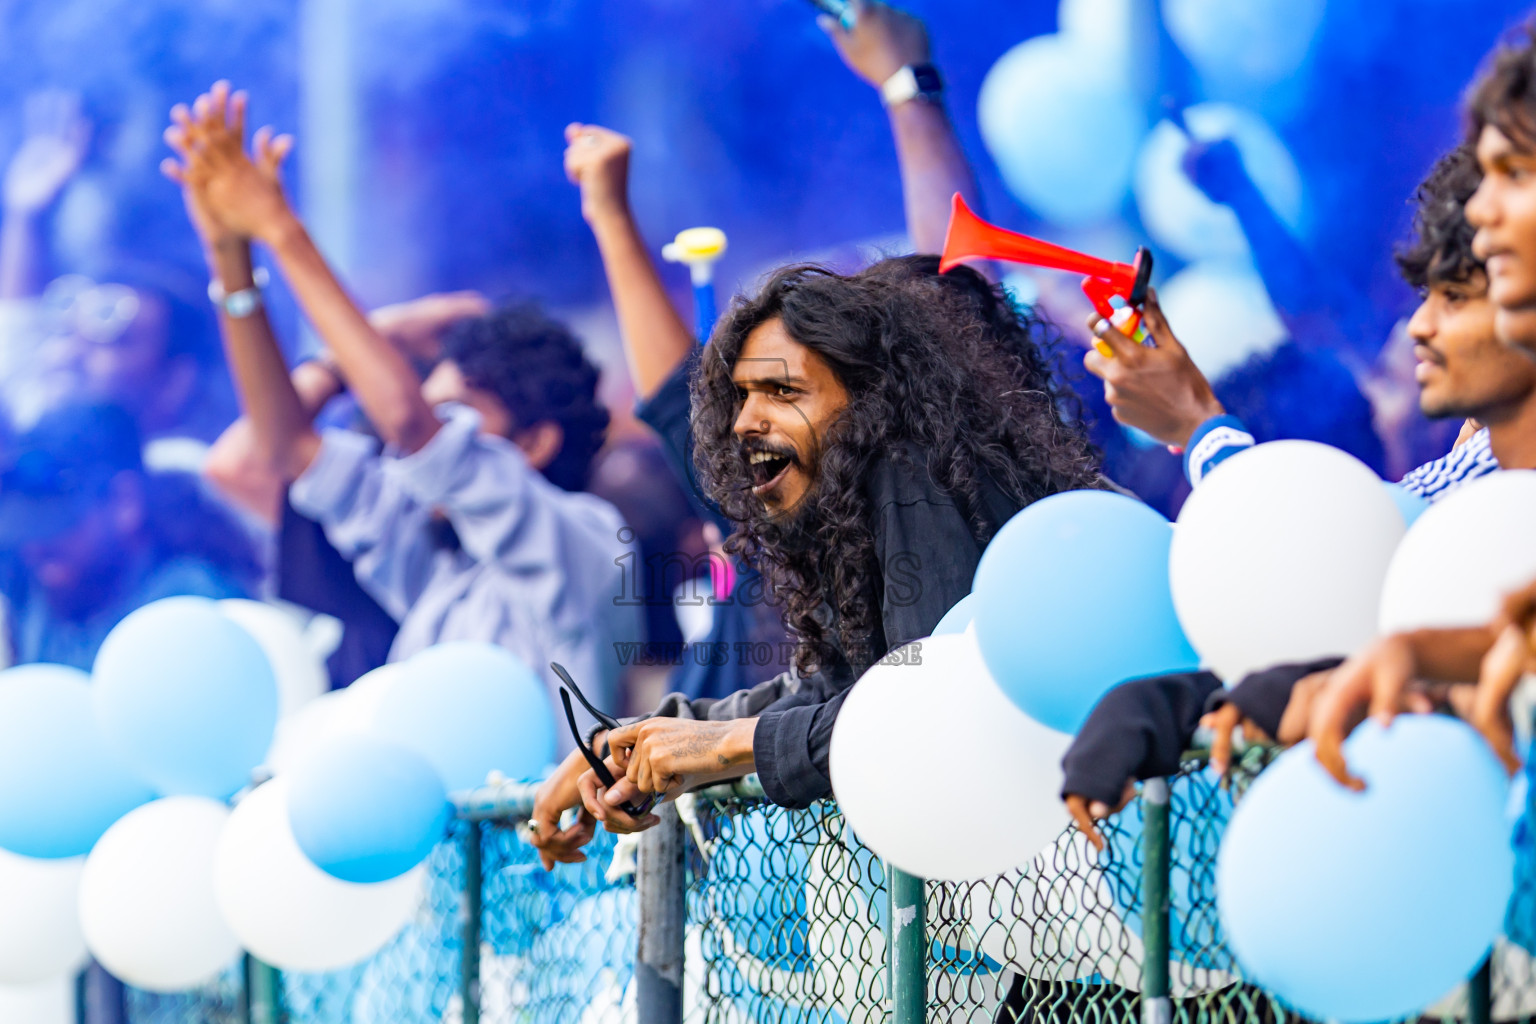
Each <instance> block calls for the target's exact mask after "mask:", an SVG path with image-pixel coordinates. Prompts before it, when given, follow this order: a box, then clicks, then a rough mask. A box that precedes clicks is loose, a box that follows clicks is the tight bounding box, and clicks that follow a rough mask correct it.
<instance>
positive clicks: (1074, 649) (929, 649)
mask: <svg viewBox="0 0 1536 1024" xmlns="http://www.w3.org/2000/svg"><path fill="white" fill-rule="evenodd" d="M1172 540H1173V529H1172V526H1171V525H1170V524H1169V522H1168V521H1167V520H1166V519H1164V518H1163V517H1162V516H1161V515H1159V514H1158V513H1157V512H1155V511H1153V510H1152V509H1150V508H1148V507H1147V506H1145V505H1143V504H1142V503H1141V502H1139V501H1137V500H1135V499H1134V498H1129V497H1126V496H1124V495H1121V494H1115V493H1112V492H1108V491H1071V492H1067V493H1064V494H1058V495H1053V496H1052V497H1049V498H1045V499H1043V500H1041V501H1037V502H1035V503H1034V504H1032V505H1030V506H1028V507H1027V508H1025V509H1024V510H1023V511H1021V512H1020V513H1019V514H1018V515H1016V516H1015V517H1014V518H1013V519H1011V520H1009V522H1008V523H1007V524H1006V525H1004V526H1003V528H1002V529H1001V530H1000V531H998V534H997V536H996V537H994V538H993V540H992V542H991V544H990V545H989V546H988V547H987V550H986V551H985V553H984V554H983V555H982V558H981V562H980V565H979V566H978V567H977V570H976V578H975V581H974V584H973V590H972V593H971V594H970V595H969V596H968V597H966V598H964V599H963V600H961V601H960V602H958V603H957V604H956V605H955V607H954V608H953V609H951V610H950V612H949V614H947V615H946V616H944V618H943V620H942V621H941V622H940V623H939V626H938V628H937V629H936V630H935V635H934V636H932V637H930V638H928V639H925V640H922V641H920V642H918V643H915V644H913V645H912V646H911V649H910V650H909V651H897V652H895V653H893V654H892V655H891V656H890V657H888V658H887V659H885V661H884V662H883V663H882V664H880V665H877V666H875V667H874V668H872V669H870V671H869V672H867V673H866V674H865V675H864V677H863V678H862V679H860V680H859V682H858V683H857V684H856V685H855V687H854V689H853V692H852V693H851V694H849V696H848V698H847V700H846V701H845V703H844V704H843V707H842V710H841V711H840V712H839V714H838V719H837V725H836V727H835V728H834V731H833V735H832V749H831V758H830V760H831V771H832V784H833V788H834V789H835V790H836V792H837V797H838V802H839V804H840V805H841V807H842V810H843V813H844V814H845V815H846V816H847V818H848V821H849V823H850V825H852V827H853V829H854V831H855V833H857V834H858V836H859V838H860V839H861V840H862V841H864V842H865V843H867V844H868V845H869V846H870V848H871V849H873V850H875V852H877V853H879V854H880V855H881V856H884V857H886V858H887V859H889V860H890V861H891V862H892V863H894V864H896V865H897V866H898V867H900V868H902V869H903V870H905V871H908V872H911V873H912V874H916V875H920V876H922V877H925V878H933V879H946V880H951V881H968V880H973V879H977V878H983V877H987V876H991V875H996V874H999V873H1001V872H1004V871H1007V870H1009V869H1012V868H1015V867H1019V866H1020V865H1023V864H1027V863H1028V862H1029V861H1030V860H1031V859H1032V858H1034V857H1035V856H1036V855H1037V854H1038V853H1039V852H1040V851H1041V850H1042V849H1043V848H1044V847H1046V846H1048V845H1050V844H1051V843H1053V842H1054V841H1055V840H1056V838H1057V837H1058V836H1059V835H1060V833H1061V831H1062V829H1063V828H1064V827H1065V826H1066V825H1067V823H1068V818H1067V815H1066V811H1065V810H1064V809H1063V807H1062V804H1061V799H1060V796H1061V785H1062V769H1061V759H1062V756H1063V755H1064V754H1065V753H1066V749H1067V747H1068V745H1070V743H1071V741H1072V735H1073V734H1074V733H1075V732H1076V731H1077V730H1078V729H1079V728H1080V727H1081V726H1082V724H1083V721H1084V720H1085V719H1086V718H1087V717H1088V713H1089V712H1090V711H1091V710H1092V709H1093V706H1094V704H1096V703H1097V702H1098V700H1099V698H1100V697H1102V696H1103V695H1104V693H1105V692H1106V691H1107V690H1108V689H1109V688H1110V687H1112V686H1114V685H1115V684H1116V683H1118V682H1121V681H1123V680H1125V679H1130V678H1135V677H1137V676H1146V675H1154V674H1158V673H1163V672H1172V671H1178V670H1180V669H1190V668H1193V667H1195V666H1196V665H1197V663H1198V657H1197V655H1196V654H1195V651H1194V650H1193V649H1192V648H1191V646H1190V644H1189V641H1188V640H1186V639H1185V637H1184V633H1183V631H1182V630H1181V629H1180V627H1179V622H1178V618H1177V616H1176V615H1175V613H1174V605H1173V597H1172V595H1171V593H1170V588H1169V581H1168V551H1169V547H1170V545H1171V543H1172ZM892 750H896V751H899V752H900V756H899V758H898V759H897V764H898V767H897V768H896V769H895V771H896V772H897V773H898V776H897V777H896V778H893V777H892V774H891V772H892V769H891V767H890V764H891V760H892V759H891V756H890V752H891V751H892ZM925 808H926V809H929V813H926V814H925V813H923V810H924V809H925ZM932 808H943V809H944V813H943V814H942V815H941V816H937V817H935V816H934V815H933V814H932V813H931V809H932ZM957 834H958V835H960V836H961V839H960V840H958V841H957V839H956V836H957Z"/></svg>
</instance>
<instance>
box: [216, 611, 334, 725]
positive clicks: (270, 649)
mask: <svg viewBox="0 0 1536 1024" xmlns="http://www.w3.org/2000/svg"><path fill="white" fill-rule="evenodd" d="M218 604H219V611H220V612H222V613H223V614H224V617H225V618H228V619H232V620H234V621H235V622H236V623H238V624H239V625H240V626H242V627H243V628H244V629H245V631H246V632H247V633H249V634H251V636H253V637H255V639H256V642H257V643H258V644H260V645H261V649H262V651H263V652H264V653H265V654H266V656H267V660H268V661H269V662H271V663H272V674H273V675H274V676H276V677H277V714H278V718H279V720H281V719H282V718H284V717H286V716H287V715H291V714H293V713H294V712H295V711H297V710H298V709H299V708H301V707H303V706H304V705H305V704H307V703H309V702H310V701H312V700H314V699H315V698H316V697H318V696H320V695H321V694H322V693H325V692H326V691H327V690H329V689H330V688H331V680H330V674H329V673H328V672H326V669H325V660H324V659H323V658H319V657H316V655H315V651H314V646H313V644H312V643H311V642H310V639H309V637H308V636H307V635H306V633H305V631H304V625H303V623H302V622H301V621H299V619H298V617H297V616H296V615H294V613H292V612H290V611H286V610H284V609H282V608H279V607H277V606H276V605H270V604H266V603H264V602H262V601H246V600H243V599H241V598H230V599H228V600H224V601H220V602H219V603H218Z"/></svg>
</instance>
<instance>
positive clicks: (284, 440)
mask: <svg viewBox="0 0 1536 1024" xmlns="http://www.w3.org/2000/svg"><path fill="white" fill-rule="evenodd" d="M171 119H172V121H173V124H172V125H171V127H170V128H168V129H166V132H165V140H166V142H167V143H168V144H169V145H170V146H171V148H172V149H173V150H175V151H176V153H177V155H178V156H179V157H180V160H179V161H178V160H175V159H168V160H166V161H165V162H164V163H162V164H161V170H162V171H163V172H164V173H165V174H166V176H167V177H169V178H171V179H172V180H173V181H176V182H177V183H179V184H180V185H181V186H182V195H183V197H184V198H185V200H186V204H187V213H188V216H189V217H190V219H191V221H192V224H193V226H194V227H195V228H196V230H197V233H198V236H199V238H201V240H202V242H203V248H204V254H205V255H206V257H207V260H208V268H209V272H210V273H211V275H212V278H213V280H214V282H215V283H217V285H218V286H219V287H220V288H222V289H223V292H224V295H225V296H226V297H227V296H231V295H236V294H237V293H241V292H246V291H247V290H249V289H253V288H254V287H255V272H254V267H253V264H252V261H251V244H250V239H251V236H252V231H251V227H250V223H249V218H248V217H247V216H246V210H245V208H244V207H245V205H247V204H243V203H242V202H241V199H242V198H243V197H242V192H243V191H244V190H245V189H246V187H247V186H246V185H245V184H244V183H243V182H242V181H241V180H240V179H242V178H243V179H250V180H251V181H252V182H253V183H254V184H253V185H252V186H251V191H253V192H256V193H258V194H260V193H261V192H262V191H263V190H273V189H276V183H277V173H278V168H279V166H280V165H281V164H282V160H283V157H284V156H285V155H286V154H287V152H288V149H289V147H290V140H286V139H277V140H275V141H274V140H272V138H271V134H270V132H264V133H263V134H262V135H261V136H260V137H259V138H258V139H257V145H256V148H257V160H258V162H256V163H253V162H251V161H250V160H249V159H247V158H246V156H245V153H244V150H243V143H242V137H243V134H244V131H245V97H244V94H240V93H237V94H235V95H234V96H233V97H231V96H230V95H229V87H228V85H227V84H226V83H223V82H220V83H218V84H217V85H215V86H214V87H213V90H212V92H211V93H210V94H208V95H205V96H200V97H198V100H197V103H196V104H195V105H194V107H193V109H192V110H190V111H189V110H188V109H187V108H186V107H185V106H183V105H178V106H177V107H176V108H174V109H173V110H172V111H171ZM231 154H234V155H231ZM236 157H238V160H237V159H236ZM231 168H234V170H233V171H232V170H231ZM231 308H234V313H232V312H231ZM237 313H238V314H242V315H235V314H237ZM219 331H220V334H221V335H222V336H223V338H224V349H225V354H226V356H227V358H228V360H229V367H230V371H231V373H232V374H233V375H234V378H235V386H236V389H237V390H238V392H239V394H240V404H241V407H242V408H243V409H244V411H245V415H246V417H247V419H248V420H249V421H250V430H251V434H252V445H253V453H254V457H255V459H256V461H257V462H258V463H259V464H260V465H262V466H263V467H265V468H267V469H269V470H270V471H271V472H273V473H274V474H276V475H277V476H279V477H280V478H281V479H282V480H284V481H288V480H292V479H294V478H295V477H297V476H298V475H299V474H300V473H302V472H303V471H304V469H305V468H306V467H307V466H308V465H309V463H310V461H311V460H312V459H313V458H314V457H315V452H316V451H317V450H318V448H319V443H320V441H319V437H318V435H316V433H315V431H314V428H313V427H312V426H311V425H310V422H311V419H312V414H311V413H310V412H309V411H308V410H307V409H306V408H305V406H304V403H303V401H302V400H301V399H300V397H299V393H298V391H297V390H296V389H295V387H294V384H293V381H292V379H291V378H290V377H289V374H288V365H287V363H286V361H285V360H284V359H283V353H282V349H281V348H279V346H278V344H277V339H276V338H275V337H274V336H273V334H272V328H271V325H270V324H269V323H268V322H267V317H266V312H265V311H264V310H263V309H262V308H261V306H260V305H259V304H257V305H256V306H254V308H247V309H240V308H238V307H232V305H231V304H229V303H220V309H219Z"/></svg>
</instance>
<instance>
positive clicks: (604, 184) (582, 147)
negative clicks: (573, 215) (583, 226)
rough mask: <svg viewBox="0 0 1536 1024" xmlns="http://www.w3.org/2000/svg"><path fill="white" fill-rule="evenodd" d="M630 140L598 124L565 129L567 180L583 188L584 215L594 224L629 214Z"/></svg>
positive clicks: (582, 211)
mask: <svg viewBox="0 0 1536 1024" xmlns="http://www.w3.org/2000/svg"><path fill="white" fill-rule="evenodd" d="M631 148H632V144H631V142H630V140H629V139H628V137H626V136H623V135H620V134H619V133H618V132H616V131H611V130H609V129H607V128H602V127H599V126H598V125H595V124H578V123H572V124H568V125H566V127H565V176H566V177H567V178H569V179H570V181H571V184H572V185H579V186H580V187H581V215H582V216H583V217H585V218H586V220H587V222H588V223H589V224H590V223H592V222H593V220H594V219H601V218H603V217H605V216H615V215H618V216H627V215H628V213H629V153H630V150H631Z"/></svg>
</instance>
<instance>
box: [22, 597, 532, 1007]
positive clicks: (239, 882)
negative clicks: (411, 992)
mask: <svg viewBox="0 0 1536 1024" xmlns="http://www.w3.org/2000/svg"><path fill="white" fill-rule="evenodd" d="M326 688H327V677H326V673H325V669H324V665H323V663H322V660H321V656H320V654H319V653H318V652H316V651H315V650H314V649H313V647H312V645H310V644H309V642H308V641H307V639H306V635H305V633H304V631H303V630H302V629H301V628H300V626H299V625H298V624H297V622H296V620H295V619H294V618H293V617H291V616H290V615H289V614H288V613H287V612H285V611H283V610H281V609H278V608H275V607H272V606H267V605H262V604H259V603H256V602H248V601H235V602H213V601H208V600H205V599H201V598H171V599H167V600H164V601H159V602H155V603H153V604H151V605H147V606H145V607H144V608H141V609H139V610H138V611H136V612H134V613H133V614H131V615H129V616H128V617H127V618H125V619H124V620H123V621H122V622H121V623H120V624H119V625H118V626H117V627H116V628H115V629H114V630H113V631H112V633H111V634H110V635H109V636H108V637H107V639H106V641H105V642H104V643H103V645H102V648H101V651H100V653H99V655H98V657H97V660H96V662H95V664H94V666H93V668H92V672H91V673H90V674H89V675H87V674H86V673H84V672H80V671H77V670H75V669H71V668H65V667H62V666H56V665H29V666H22V667H19V668H13V669H9V670H6V671H4V672H0V903H3V905H4V906H5V907H6V910H7V912H6V915H5V919H4V920H3V921H0V985H27V984H35V983H40V982H44V981H49V980H51V979H55V978H58V977H60V976H63V975H66V974H68V973H70V972H72V971H73V970H75V969H77V968H78V966H79V965H80V963H81V962H82V961H83V960H84V958H85V956H86V953H87V952H89V953H90V954H91V955H93V956H95V957H96V959H97V960H99V961H100V962H101V963H102V964H103V965H104V966H106V967H107V968H108V969H109V970H110V971H112V972H113V973H114V974H116V975H117V976H118V977H120V978H122V979H123V980H124V981H126V982H128V983H129V984H132V985H134V986H136V987H139V988H144V989H149V990H153V991H162V992H169V991H179V990H183V989H186V988H188V987H192V986H195V985H197V984H199V983H202V982H204V981H206V980H208V979H209V978H211V977H213V976H215V975H217V974H218V973H219V972H220V971H222V970H224V969H225V968H226V967H227V966H228V965H229V964H230V963H231V961H232V960H233V959H234V958H235V956H236V955H237V954H238V953H239V951H240V950H241V949H242V948H243V949H246V950H249V951H250V952H252V953H253V954H255V955H256V956H258V957H260V958H261V959H263V960H266V961H267V962H269V963H272V964H274V965H276V966H278V967H280V968H283V969H286V970H294V971H324V970H332V969H336V968H340V967H344V966H347V965H349V964H353V963H356V962H358V961H360V960H362V959H364V958H366V957H367V956H369V955H371V954H372V953H374V952H375V951H377V950H378V949H379V948H380V947H382V946H383V945H384V943H386V942H387V941H389V939H390V938H391V937H392V936H393V935H394V934H395V933H396V932H398V931H399V930H400V929H401V928H402V927H403V926H404V925H405V924H406V923H407V921H408V919H409V918H410V916H411V914H412V913H413V911H414V909H415V907H416V906H417V904H418V903H419V900H420V893H421V881H422V869H421V868H420V865H421V863H422V861H423V860H424V859H425V858H426V857H427V855H428V854H429V853H430V852H431V850H432V848H433V847H434V846H435V845H436V843H437V842H438V841H439V840H440V839H441V838H442V837H443V836H444V834H445V828H446V824H447V820H448V818H449V816H450V814H451V805H450V804H449V802H448V796H447V795H448V793H449V792H450V791H453V790H457V789H465V788H470V787H472V786H475V785H479V784H481V783H483V782H484V781H485V780H486V777H487V776H488V775H489V774H490V773H492V772H501V773H505V774H506V775H508V776H510V777H535V776H537V775H538V774H539V773H540V772H541V771H543V769H544V768H545V767H546V766H547V764H548V763H549V761H550V760H551V759H552V758H553V756H554V722H553V717H552V715H551V713H550V708H549V701H548V698H547V696H546V695H545V689H544V684H543V682H542V680H541V679H540V678H539V677H538V676H537V675H535V674H534V673H533V672H532V670H531V669H529V668H528V667H527V666H526V665H524V664H523V663H522V662H520V661H519V660H518V659H517V658H516V657H515V656H513V655H512V654H510V653H508V652H507V651H505V650H502V649H501V648H498V647H494V646H492V645H489V644H476V643H456V644H445V645H442V646H439V647H435V648H431V649H429V650H427V651H424V652H422V653H421V654H419V655H417V656H416V657H415V658H412V659H410V660H409V661H406V662H403V663H400V664H397V665H391V666H388V667H386V668H385V669H381V670H379V671H377V672H375V673H371V674H370V675H369V676H368V677H365V678H364V679H361V680H359V681H358V683H356V684H355V685H354V686H353V687H351V688H349V689H348V690H343V691H338V692H336V693H325V690H326ZM280 715H281V716H282V717H280ZM261 766H265V770H264V771H262V772H259V773H258V772H257V769H258V768H259V767H261ZM253 774H259V775H261V776H265V775H267V774H271V775H274V776H275V777H274V778H273V779H272V781H270V782H267V783H265V784H262V785H259V786H257V787H255V788H254V789H252V788H250V786H251V782H252V779H253ZM232 800H235V801H236V802H235V805H234V807H233V809H231V806H230V804H231V801H232ZM7 894H8V895H7Z"/></svg>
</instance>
